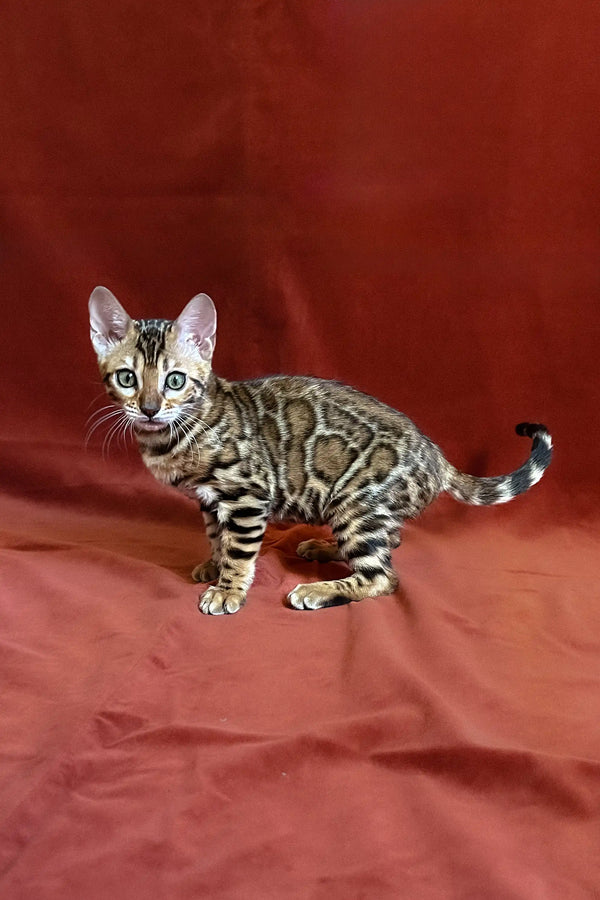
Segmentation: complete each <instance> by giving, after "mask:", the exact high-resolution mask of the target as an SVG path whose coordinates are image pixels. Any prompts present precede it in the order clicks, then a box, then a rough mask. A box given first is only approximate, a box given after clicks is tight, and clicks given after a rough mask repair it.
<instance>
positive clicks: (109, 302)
mask: <svg viewBox="0 0 600 900" xmlns="http://www.w3.org/2000/svg"><path fill="white" fill-rule="evenodd" d="M88 305H89V309H90V337H91V339H92V344H93V345H94V350H95V351H96V353H97V354H98V356H105V355H106V354H107V353H108V351H109V350H110V349H111V348H112V347H114V346H115V344H118V343H120V341H122V340H123V338H124V337H125V336H126V334H127V332H128V331H129V327H130V325H131V319H130V318H129V316H128V315H127V313H126V312H125V310H124V309H123V307H122V306H121V304H120V303H119V301H118V300H117V298H116V297H115V295H114V294H113V293H111V291H109V290H108V288H105V287H96V288H94V290H93V291H92V293H91V295H90V301H89V304H88Z"/></svg>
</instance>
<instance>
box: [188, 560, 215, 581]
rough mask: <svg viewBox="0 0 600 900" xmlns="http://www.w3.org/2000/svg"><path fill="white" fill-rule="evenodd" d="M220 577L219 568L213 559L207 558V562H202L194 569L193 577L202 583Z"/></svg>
mask: <svg viewBox="0 0 600 900" xmlns="http://www.w3.org/2000/svg"><path fill="white" fill-rule="evenodd" d="M218 577H219V569H218V566H217V564H216V563H215V562H213V560H212V559H207V560H206V562H203V563H200V564H199V565H197V566H196V568H195V569H194V570H193V571H192V578H193V579H194V581H200V582H202V583H204V582H206V581H216V580H217V578H218Z"/></svg>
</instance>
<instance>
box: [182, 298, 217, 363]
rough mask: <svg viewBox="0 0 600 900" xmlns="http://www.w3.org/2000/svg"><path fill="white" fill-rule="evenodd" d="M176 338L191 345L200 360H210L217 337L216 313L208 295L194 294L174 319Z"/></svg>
mask: <svg viewBox="0 0 600 900" xmlns="http://www.w3.org/2000/svg"><path fill="white" fill-rule="evenodd" d="M175 327H176V330H177V336H178V338H179V340H180V341H182V342H183V343H191V344H193V345H194V346H195V347H196V349H197V350H198V352H199V353H200V356H201V357H202V359H204V360H206V361H207V362H208V361H210V360H211V359H212V355H213V352H214V349H215V341H216V336H217V311H216V309H215V304H214V303H213V302H212V300H211V299H210V297H209V296H208V294H196V296H195V297H192V299H191V300H190V302H189V303H188V304H187V306H186V307H185V309H183V310H182V312H180V314H179V315H178V316H177V318H176V319H175Z"/></svg>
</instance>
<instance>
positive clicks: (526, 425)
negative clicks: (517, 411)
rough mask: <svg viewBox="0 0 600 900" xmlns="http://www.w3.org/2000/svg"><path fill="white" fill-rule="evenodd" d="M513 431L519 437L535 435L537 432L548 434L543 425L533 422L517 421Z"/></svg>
mask: <svg viewBox="0 0 600 900" xmlns="http://www.w3.org/2000/svg"><path fill="white" fill-rule="evenodd" d="M515 431H516V432H517V434H518V435H520V437H528V438H534V437H537V436H538V435H539V434H548V429H547V428H546V426H545V425H540V424H539V423H535V422H519V424H518V425H517V427H516V428H515Z"/></svg>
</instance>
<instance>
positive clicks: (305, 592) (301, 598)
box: [287, 581, 352, 609]
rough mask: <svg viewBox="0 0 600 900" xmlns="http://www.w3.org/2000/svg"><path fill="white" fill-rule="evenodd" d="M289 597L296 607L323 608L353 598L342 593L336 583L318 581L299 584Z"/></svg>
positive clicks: (337, 604)
mask: <svg viewBox="0 0 600 900" xmlns="http://www.w3.org/2000/svg"><path fill="white" fill-rule="evenodd" d="M287 599H288V601H289V603H290V605H291V606H293V607H294V609H322V608H323V607H324V606H340V605H341V604H342V603H349V601H350V600H351V599H352V598H351V597H346V596H344V595H343V594H340V589H339V587H337V586H336V585H335V583H329V582H327V581H316V582H315V583H314V584H297V585H296V587H295V588H294V590H293V591H290V593H289V594H288V595H287Z"/></svg>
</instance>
